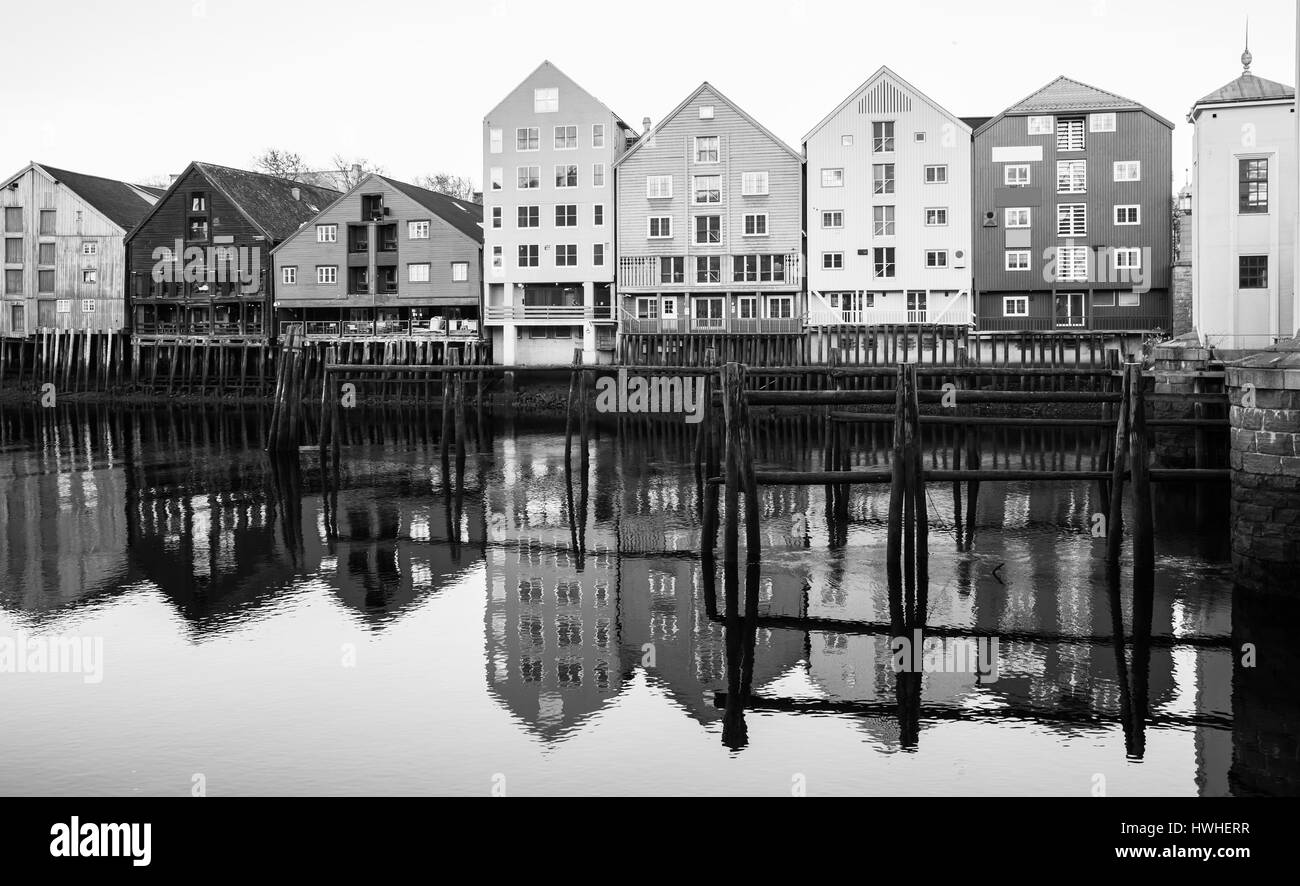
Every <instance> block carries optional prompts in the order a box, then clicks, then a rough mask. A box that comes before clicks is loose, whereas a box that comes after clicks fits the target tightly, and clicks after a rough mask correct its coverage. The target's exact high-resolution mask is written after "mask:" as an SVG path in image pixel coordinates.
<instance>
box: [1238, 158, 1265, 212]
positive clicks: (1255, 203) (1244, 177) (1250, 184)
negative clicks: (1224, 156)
mask: <svg viewBox="0 0 1300 886" xmlns="http://www.w3.org/2000/svg"><path fill="white" fill-rule="evenodd" d="M1240 193H1241V204H1240V209H1241V213H1242V214H1243V215H1257V214H1263V213H1267V212H1268V160H1263V159H1260V160H1242V161H1241V192H1240Z"/></svg>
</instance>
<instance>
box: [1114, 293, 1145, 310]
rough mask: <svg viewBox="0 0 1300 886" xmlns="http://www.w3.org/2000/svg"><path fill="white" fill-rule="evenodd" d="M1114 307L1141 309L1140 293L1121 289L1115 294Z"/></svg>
mask: <svg viewBox="0 0 1300 886" xmlns="http://www.w3.org/2000/svg"><path fill="white" fill-rule="evenodd" d="M1115 307H1117V308H1140V307H1142V295H1141V293H1137V292H1130V291H1129V290H1127V289H1121V290H1120V291H1119V292H1117V293H1115Z"/></svg>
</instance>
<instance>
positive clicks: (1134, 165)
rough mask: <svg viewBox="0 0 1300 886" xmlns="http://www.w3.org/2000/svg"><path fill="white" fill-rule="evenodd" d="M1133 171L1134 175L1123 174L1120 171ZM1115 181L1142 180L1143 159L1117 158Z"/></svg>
mask: <svg viewBox="0 0 1300 886" xmlns="http://www.w3.org/2000/svg"><path fill="white" fill-rule="evenodd" d="M1130 169H1131V170H1132V171H1133V177H1132V178H1129V177H1128V176H1127V175H1125V176H1121V175H1120V173H1121V172H1124V173H1127V172H1128V171H1129V170H1130ZM1115 181H1117V182H1140V181H1142V161H1141V160H1116V161H1115Z"/></svg>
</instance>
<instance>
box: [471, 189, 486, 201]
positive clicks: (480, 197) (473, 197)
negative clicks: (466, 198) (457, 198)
mask: <svg viewBox="0 0 1300 886" xmlns="http://www.w3.org/2000/svg"><path fill="white" fill-rule="evenodd" d="M470 202H471V203H482V202H483V192H482V191H475V192H474V193H473V194H472V195H471V196H470Z"/></svg>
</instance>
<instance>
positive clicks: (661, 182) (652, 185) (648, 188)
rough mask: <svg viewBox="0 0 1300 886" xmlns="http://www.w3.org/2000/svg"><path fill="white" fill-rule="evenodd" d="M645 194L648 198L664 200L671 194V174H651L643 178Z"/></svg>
mask: <svg viewBox="0 0 1300 886" xmlns="http://www.w3.org/2000/svg"><path fill="white" fill-rule="evenodd" d="M645 195H646V199H648V200H665V199H667V198H669V197H671V196H672V195H673V177H672V176H671V175H652V176H649V177H647V178H646V180H645Z"/></svg>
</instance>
